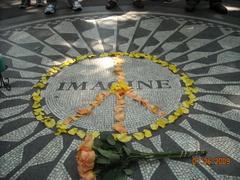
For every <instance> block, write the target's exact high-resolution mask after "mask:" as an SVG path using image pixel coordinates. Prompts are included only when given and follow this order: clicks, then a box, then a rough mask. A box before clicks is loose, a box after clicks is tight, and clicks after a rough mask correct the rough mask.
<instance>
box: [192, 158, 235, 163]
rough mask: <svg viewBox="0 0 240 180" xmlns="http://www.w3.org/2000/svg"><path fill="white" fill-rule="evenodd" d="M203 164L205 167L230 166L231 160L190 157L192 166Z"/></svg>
mask: <svg viewBox="0 0 240 180" xmlns="http://www.w3.org/2000/svg"><path fill="white" fill-rule="evenodd" d="M200 162H202V163H204V164H206V165H230V164H231V159H230V158H229V157H196V156H195V157H192V164H193V165H196V164H198V163H200Z"/></svg>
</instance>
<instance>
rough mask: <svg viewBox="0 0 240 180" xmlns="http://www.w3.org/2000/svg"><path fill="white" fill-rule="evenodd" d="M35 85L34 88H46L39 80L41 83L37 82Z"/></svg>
mask: <svg viewBox="0 0 240 180" xmlns="http://www.w3.org/2000/svg"><path fill="white" fill-rule="evenodd" d="M33 87H34V88H44V87H45V84H43V83H41V82H39V83H37V84H34V85H33Z"/></svg>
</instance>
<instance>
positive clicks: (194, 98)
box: [188, 94, 197, 102]
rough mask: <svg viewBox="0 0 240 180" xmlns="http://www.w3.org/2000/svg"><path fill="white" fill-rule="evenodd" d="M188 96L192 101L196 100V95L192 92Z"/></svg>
mask: <svg viewBox="0 0 240 180" xmlns="http://www.w3.org/2000/svg"><path fill="white" fill-rule="evenodd" d="M188 98H189V99H190V101H193V102H196V101H197V97H196V96H195V95H194V94H190V95H188Z"/></svg>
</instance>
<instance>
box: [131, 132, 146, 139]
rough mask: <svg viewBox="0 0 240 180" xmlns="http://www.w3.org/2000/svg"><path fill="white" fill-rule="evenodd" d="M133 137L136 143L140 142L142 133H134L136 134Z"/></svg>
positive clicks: (142, 136)
mask: <svg viewBox="0 0 240 180" xmlns="http://www.w3.org/2000/svg"><path fill="white" fill-rule="evenodd" d="M133 137H135V138H136V139H137V140H138V141H140V140H142V139H143V138H144V133H142V132H136V133H134V134H133Z"/></svg>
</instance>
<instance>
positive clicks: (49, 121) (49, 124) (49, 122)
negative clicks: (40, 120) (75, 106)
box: [44, 119, 56, 128]
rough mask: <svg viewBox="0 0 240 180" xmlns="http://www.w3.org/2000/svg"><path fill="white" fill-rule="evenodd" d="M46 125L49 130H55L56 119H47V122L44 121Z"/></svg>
mask: <svg viewBox="0 0 240 180" xmlns="http://www.w3.org/2000/svg"><path fill="white" fill-rule="evenodd" d="M44 124H45V126H46V127H47V128H53V127H54V126H55V124H56V122H55V120H54V119H47V120H46V121H44Z"/></svg>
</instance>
